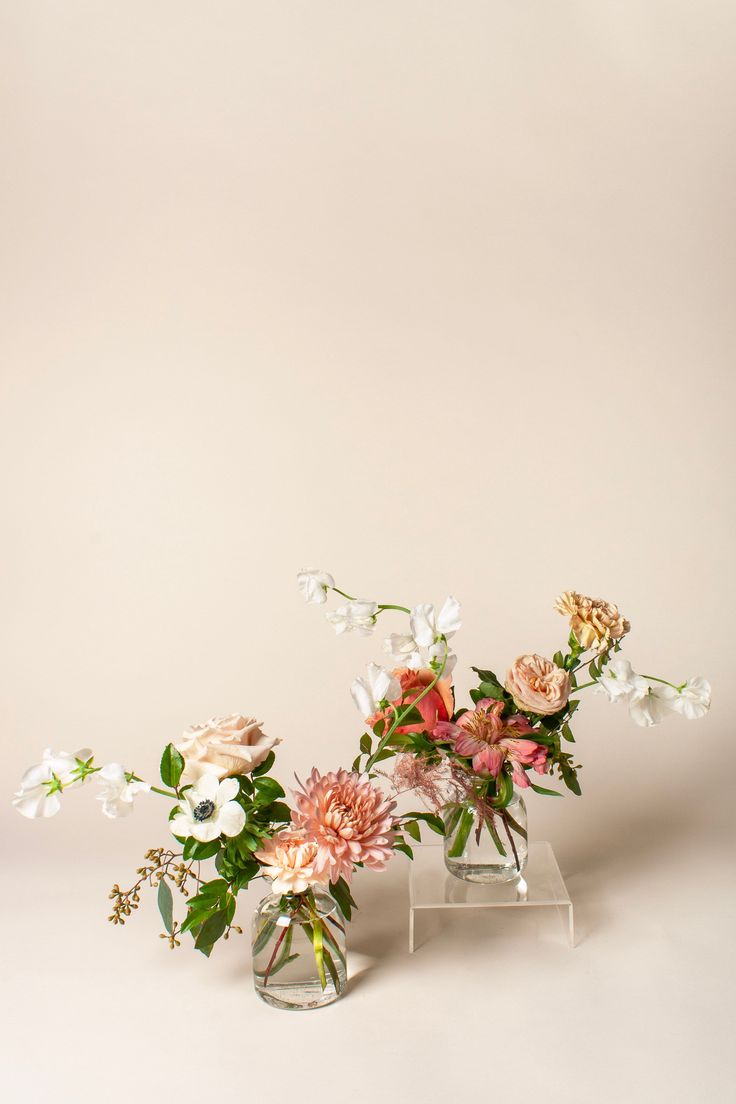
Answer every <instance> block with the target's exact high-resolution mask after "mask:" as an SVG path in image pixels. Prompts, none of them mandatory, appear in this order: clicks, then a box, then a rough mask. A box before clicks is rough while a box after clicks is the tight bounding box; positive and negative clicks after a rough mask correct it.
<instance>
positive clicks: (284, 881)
mask: <svg viewBox="0 0 736 1104" xmlns="http://www.w3.org/2000/svg"><path fill="white" fill-rule="evenodd" d="M298 585H299V588H300V589H301V591H302V593H303V595H304V597H305V599H306V601H307V602H308V603H311V604H324V603H325V602H326V601H327V597H328V595H329V594H330V592H332V593H335V594H337V595H338V596H339V597H340V599H341V602H340V604H339V605H337V607H336V608H335V609H331V610H329V611H328V612H327V620H328V622H329V623H330V624H331V625H332V626H333V627H334V629H335V632H336V633H337V634H338V635H343V634H347V633H351V632H355V633H358V634H359V635H364V636H365V635H370V634H372V633H373V632H374V631H375V628H376V625H377V624H378V621H379V618H380V617H383V616H385V615H389V614H391V615H395V614H400V615H401V616H402V617H404V618H406V619H407V620H405V621H404V624H403V629H404V631H403V632H398V633H397V632H393V633H391V634H390V635H388V636H387V637H386V639H385V643H384V647H385V650H386V652H387V653H388V655H389V657H390V662H389V665H388V666H387V667H384V666H379V665H378V664H375V663H371V664H370V665H369V666H368V668H367V670H366V672H365V674H364V675H362V676H360V677H359V678H356V679H355V680H354V682H353V683H352V686H351V688H350V689H351V694H352V697H353V700H354V702H355V705H356V707H357V708H358V710H359V712H360V714H361V716H362V717H363V718H364V719H365V721H366V724H367V730H366V731H365V732H363V734H362V735H361V737H360V741H359V751H358V755H357V756H356V758H355V760H354V762H353V763H352V766H351V768H350V770H347V769H342V768H340V769H337V770H333V771H328V772H327V773H321V772H320V771H319V770H318V769H317V768H316V767H315V768H314V769H313V770H312V771H311V773H310V774H309V776H308V777H307V779H306V781H305V782H304V783H303V784H302V783H299V784H298V787H297V789H296V790H295V791H294V793H293V801H292V803H291V804H289V803H287V801H286V800H285V799H286V793H285V791H284V789H283V787H282V785H281V783H280V782H279V781H278V780H277V779H276V778H275V777H274V776H273V775H272V773H271V771H272V768H273V766H274V763H275V761H276V751H275V748H276V747H277V746H278V745H279V744H280V742H281V741H280V739H279V738H277V737H274V736H270V735H267V734H266V733H265V732H264V730H263V726H262V724H261V723H260V722H259V721H256V720H255V719H254V718H252V717H246V716H241V715H240V714H232V715H231V716H227V717H220V718H213V719H211V720H209V721H207V722H205V723H204V724H197V725H193V726H192V727H190V728H188V729H187V730H186V731H185V732H184V734H183V735H182V737H181V739H180V740H179V741H178V742H177V743H169V744H168V745H167V746H166V747H165V748H164V751H163V754H162V757H161V761H160V776H161V785H160V786H159V785H153V784H151V783H148V782H146V781H144V779H142V778H140V777H139V776H138V775H137V774H136V773H135V772H134V771H131V770H129V769H127V768H126V767H124V766H123V765H122V764H120V763H116V762H113V763H108V764H106V765H104V766H102V767H98V766H96V765H95V761H94V756H93V753H92V751H91V750H90V749H89V748H82V749H80V750H78V751H76V752H74V753H73V754H69V753H67V752H63V751H58V752H57V751H52V750H50V749H49V750H46V751H45V752H44V753H43V756H42V758H41V762H40V763H38V764H37V765H36V766H33V767H31V768H30V769H29V770H28V771H26V773H25V774H24V775H23V777H22V779H21V782H20V787H19V789H18V792H17V793H16V794H15V796H14V798H13V805H14V806H15V808H16V809H17V810H18V812H20V813H21V814H22V815H23V816H25V817H28V818H38V817H51V816H55V815H56V814H57V813H58V812H59V811H60V809H61V807H62V804H63V801H64V795H65V794H66V792H67V790H75V789H79V788H82V787H85V786H87V785H88V784H89V783H93V785H94V786H95V787H96V796H97V798H98V800H99V801H100V803H101V807H102V812H103V814H104V815H105V816H108V817H111V818H118V817H123V816H127V815H129V814H130V813H131V811H132V809H133V806H134V802H135V801H136V800H137V799H138V798H139V797H140V796H141V795H143V794H156V795H158V796H160V797H162V798H164V799H165V800H166V801H167V803H168V810H169V811H168V824H169V831H170V833H171V836H172V837H173V839H174V841H175V842H176V847H174V846H172V847H170V848H166V847H156V848H152V849H149V850H148V851H147V852H146V855H145V862H144V864H143V865H142V866H141V867H139V868H138V870H137V875H138V877H137V880H136V881H135V882H134V883H133V885H132V886H131V887H130V888H129V889H125V890H123V889H121V888H120V886H119V885H117V884H116V885H114V886H113V888H112V891H111V893H110V899H111V900H112V902H113V904H112V912H111V914H110V916H109V918H108V919H109V920H110V921H111V922H112V923H113V924H119V925H124V924H125V923H126V921H127V920H128V919H129V918H130V916H131V915H132V913H133V912H134V911H135V910H136V909H138V907H139V905H140V901H141V893H142V892H143V890H144V888H145V887H146V886H150V887H153V888H155V889H156V890H157V900H158V906H159V910H160V913H161V916H162V920H163V924H164V928H165V931H164V932H163V933H162V935H161V938H162V939H166V940H167V941H168V944H169V946H170V947H171V948H172V949H173V948H174V947H178V946H179V945H180V943H181V937H182V936H184V935H185V934H187V933H188V935H189V937H190V938H191V939H192V940H193V944H194V947H195V948H196V949H197V950H199V951H201V952H202V953H203V954H204V955H206V956H209V955H210V954H211V952H212V949H213V947H214V946H215V944H216V943H217V942H218V940H219V939H221V938H222V939H228V938H229V936H230V934H231V933H232V932H238V933H240V932H241V931H242V929H241V928H240V927H239V926H238V925H237V924H235V922H234V921H235V912H236V906H237V898H238V894H239V893H240V892H241V891H242V890H243V889H245V888H246V887H247V886H249V885H250V884H251V883H253V882H255V881H256V880H257V879H263V881H264V883H265V884H266V885H267V886H268V887H269V888H270V891H271V893H270V895H269V898H268V900H269V901H270V904H269V905H268V907H266V908H261V909H259V911H258V913H257V914H256V922H255V929H254V947H253V951H254V971H255V973H254V976H255V982H256V988H257V990H258V991H259V993H260V995H262V996H264V999H269V997H268V996H267V995H266V994H267V992H268V990H269V986H271V987H273V985H274V978H276V977H277V975H279V973H280V972H282V971H283V973H284V974H286V973H287V972H288V971H289V970H290V969H294V968H296V967H294V965H293V964H294V963H295V962H296V961H297V960H300V962H301V960H302V959H303V957H304V955H303V953H302V952H301V951H300V950H298V949H297V947H298V936H296V937H295V935H294V932H295V927H298V929H299V933H300V934H301V937H302V938H303V939H304V938H306V940H307V943H308V945H309V947H310V948H311V958H312V968H313V971H315V972H316V977H317V981H318V985H319V988H320V989H321V990H322V991H326V990H327V989H328V988H329V989H331V992H332V994H333V995H332V997H331V999H334V997H335V996H338V995H339V994H340V992H341V990H342V987H343V986H344V981H345V976H346V974H345V961H344V923H343V922H344V921H345V920H348V921H349V920H350V918H351V915H352V910H353V909H354V908H355V907H356V906H355V901H354V899H353V897H352V893H351V888H350V887H351V882H352V878H353V874H354V871H355V870H356V868H358V867H364V868H367V869H370V870H375V871H380V870H383V869H384V867H385V865H386V863H387V861H388V860H389V859H390V858H391V856H392V855H393V854H394V853H395V852H396V851H402V852H403V853H404V854H406V855H408V856H409V858H411V857H413V852H412V847H411V843H410V842H409V841H410V840H412V841H417V840H419V839H420V838H421V832H420V825H421V824H422V823H423V824H425V825H426V826H428V827H429V828H430V829H431V830H433V831H434V832H436V833H438V834H440V835H443V836H444V835H448V836H449V835H450V834H452V836H453V847H456V848H459V849H462V845H463V844H464V841H465V840H466V839H467V837H468V835H469V834H470V832H471V831H472V829H473V826H474V825H475V829H476V833H478V834H480V832H481V831H482V829H483V827H485V828H487V829H488V832H489V834H490V836H491V838H492V839H493V842H494V845H495V846H496V848H497V849H498V851H499V853H501V854H504V855H506V854H507V851H506V847H507V845H510V848H511V850H512V852H513V854H514V856H515V857H516V861H517V867H518V865H519V863H518V857H517V849H516V843H515V840H514V834H518V833H519V832H520V831H522V829H521V826H520V825H519V824H518V823H517V821H516V820H515V818H514V816H513V815H512V814H511V812H510V811H509V806H510V805H511V803H512V798H513V796H514V787H515V786H516V787H517V788H520V789H528V788H531V789H533V790H535V791H536V792H538V793H541V794H553V793H556V792H557V791H555V790H551V789H549V788H548V787H543V786H542V785H540V784H539V782H538V781H534V778H535V777H536V778H540V777H543V776H545V775H546V776H548V777H549V778H553V777H555V776H557V777H558V778H559V779H560V780H561V781H562V782H563V783H564V785H565V786H566V787H567V788H568V789H569V790H571V791H572V792H573V793H576V794H579V793H580V785H579V782H578V771H579V769H580V767H579V765H578V764H576V763H574V762H573V755H572V753H571V752H570V751H568V750H567V744H568V743H569V742H572V741H573V735H572V730H571V727H570V721H571V719H572V716H573V714H574V713H575V711H576V710H577V708H578V706H579V704H580V699H579V697H578V695H579V694H580V693H581V692H582V691H584V690H585V689H587V688H588V687H592V686H595V687H596V688H598V689H599V690H600V691H601V692H603V693H605V694H606V695H607V697H608V698H609V699H610V700H611V701H613V702H619V703H621V702H624V703H626V704H627V705H628V708H629V712H630V714H631V716H632V718H633V719H634V720H635V721H636V722H637V723H638V724H641V725H652V724H656V723H658V722H659V721H660V720H662V719H663V718H664V717H665V716H666V715H667V714H668V713H672V712H675V713H680V714H681V715H682V716H684V717H686V718H688V719H695V718H697V717H700V716H703V715H704V713H705V712H706V711H707V709H708V708H709V705H710V687H709V685H708V683H707V682H706V681H705V680H704V679H702V678H695V679H689V680H687V681H686V682H684V683H681V684H675V683H670V682H667V681H666V680H664V679H660V678H656V677H654V676H642V675H638V674H636V673H634V671H633V670H632V668H631V666H630V664H629V663H628V662H627V661H626V660H624V659H622V658H621V657H619V656H618V653H619V651H620V650H621V642H622V640H623V638H624V637H625V636H626V635H627V633H628V632H629V623H628V622H627V621H626V620H625V619H624V618H622V617H621V615H620V614H619V611H618V610H617V608H616V607H615V606H613V605H611V604H610V603H608V602H603V601H600V600H598V599H591V598H586V597H583V596H581V595H579V594H577V593H575V592H573V591H570V592H567V593H565V594H563V595H562V597H561V598H560V599H559V600H558V602H557V604H556V607H555V608H556V609H557V610H558V611H559V612H560V613H562V614H564V615H565V616H566V617H567V618H568V619H569V622H570V634H569V638H568V644H567V648H568V650H567V651H566V652H564V653H563V652H562V651H558V652H556V653H555V655H554V656H553V657H552V659H547V658H545V657H543V656H539V655H536V654H532V653H530V654H528V655H523V656H520V657H519V658H518V659H516V660H515V661H514V662H513V663H512V664H511V666H510V667H509V669H508V673H507V674H506V677H505V678H504V679H503V680H501V679H499V678H498V677H497V676H496V675H495V674H494V673H493V671H490V670H485V669H482V668H473V670H474V671H475V673H476V674H477V676H478V685H477V687H476V688H474V689H473V690H471V692H470V698H471V703H472V706H467V707H461V708H457V707H456V703H455V695H454V689H453V685H452V672H453V670H454V667H455V664H456V657H455V655H454V653H453V651H452V647H451V642H452V640H453V637H454V635H455V633H456V632H457V631H458V630H459V629H460V627H461V619H460V606H459V604H458V602H457V601H456V600H455V599H454V598H452V597H449V598H448V599H447V600H446V601H445V602H444V604H443V605H442V606H441V608H440V609H439V610H437V609H436V608H435V607H434V606H433V605H430V604H421V605H417V606H414V607H413V608H409V607H406V606H400V605H395V604H391V603H380V602H375V601H367V600H363V599H356V598H354V597H352V596H351V595H350V594H347V593H346V592H345V591H343V590H341V589H339V588H338V587H337V586H336V585H335V582H334V579H333V577H332V576H331V575H329V574H328V573H326V572H321V571H303V572H300V573H299V575H298ZM394 757H395V758H396V762H395V764H394V769H393V772H392V773H391V774H390V775H386V774H385V772H384V771H383V770H381V769H379V764H381V763H384V762H385V761H386V760H389V759H392V758H394ZM386 781H389V782H390V787H391V791H392V792H389V793H388V794H387V793H386V792H385V791H386V784H385V783H386ZM405 791H412V792H413V793H416V794H417V795H419V796H420V797H421V798H422V799H423V801H424V803H425V806H428V807H429V811H419V812H417V811H412V812H408V813H405V814H401V815H399V814H397V812H396V808H397V805H396V800H395V798H396V797H397V796H398V795H399V794H400V793H402V792H405ZM440 814H442V815H440ZM501 830H502V831H503V833H504V836H505V838H506V841H507V842H506V843H504V841H503V838H502V832H501ZM203 864H204V866H203ZM207 864H209V865H207ZM172 887H173V889H175V890H176V891H177V892H178V895H179V897H180V898H181V900H182V903H183V905H184V914H183V916H182V917H181V918H179V917H177V916H176V915H175V908H174V895H173V893H172ZM301 964H302V965H303V962H301ZM307 965H309V964H307ZM299 984H302V982H299ZM274 1003H278V1002H274ZM317 1003H324V1001H319V1000H317V1001H314V1002H312V1003H302V1004H301V1005H298V1006H300V1007H313V1006H315V1004H317ZM282 1006H296V1005H283V1004H282Z"/></svg>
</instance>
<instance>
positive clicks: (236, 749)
mask: <svg viewBox="0 0 736 1104" xmlns="http://www.w3.org/2000/svg"><path fill="white" fill-rule="evenodd" d="M280 743H281V739H280V737H278V736H267V735H266V733H265V732H264V731H263V730H262V728H261V722H260V721H256V720H254V719H253V717H243V716H241V715H240V714H239V713H231V714H230V715H229V716H227V717H213V718H212V719H211V720H209V721H205V723H204V724H197V725H192V726H191V728H188V729H187V730H186V732H184V734H183V736H182V739H181V741H180V742H179V743H178V744H177V745H176V750H177V751H179V752H180V753H181V755H182V756H183V757H184V773H183V775H182V777H181V784H182V785H183V786H185V785H189V784H190V783H192V782H197V781H198V780H199V779H200V778H201V777H202V775H203V774H214V776H215V777H216V778H220V779H222V778H228V777H229V776H230V775H233V774H250V772H251V771H252V770H255V768H256V767H260V765H261V763H262V762H263V761H264V760H265V758H266V756H267V755H268V753H269V751H270V750H271V748H273V747H276V745H277V744H280Z"/></svg>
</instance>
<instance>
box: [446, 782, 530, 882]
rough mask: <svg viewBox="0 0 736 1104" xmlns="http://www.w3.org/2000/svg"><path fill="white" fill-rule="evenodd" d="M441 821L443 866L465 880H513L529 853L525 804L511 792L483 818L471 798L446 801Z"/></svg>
mask: <svg viewBox="0 0 736 1104" xmlns="http://www.w3.org/2000/svg"><path fill="white" fill-rule="evenodd" d="M443 817H444V821H445V866H446V867H447V869H448V870H449V871H450V873H451V874H454V876H455V877H456V878H462V880H463V881H465V882H483V883H486V884H493V883H501V882H515V881H516V880H517V879H518V878H520V877H521V875H522V874H523V873H524V868H525V867H526V861H527V857H528V854H529V844H528V841H527V817H526V805H525V804H524V800H523V798H521V797H519V795H518V794H517V793H516V792H514V794H513V796H512V798H511V800H510V801H509V803H508V805H506V806H505V808H502V809H491V808H490V807H489V809H488V815H486V816H485V818H484V817H483V816H482V815H481V814H480V813H479V810H478V808H477V806H476V805H475V804H474V803H473V802H472V801H467V802H459V803H455V804H452V805H448V806H447V807H446V808H445V810H444V812H443Z"/></svg>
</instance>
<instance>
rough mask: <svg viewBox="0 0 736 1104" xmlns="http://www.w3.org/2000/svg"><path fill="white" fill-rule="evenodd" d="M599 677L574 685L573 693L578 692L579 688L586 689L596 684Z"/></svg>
mask: <svg viewBox="0 0 736 1104" xmlns="http://www.w3.org/2000/svg"><path fill="white" fill-rule="evenodd" d="M597 681H598V680H597V679H591V680H590V682H584V683H583V685H582V686H573V688H572V691H571V693H572V694H577V692H578V690H585V688H586V687H587V686H595V684H596V682H597Z"/></svg>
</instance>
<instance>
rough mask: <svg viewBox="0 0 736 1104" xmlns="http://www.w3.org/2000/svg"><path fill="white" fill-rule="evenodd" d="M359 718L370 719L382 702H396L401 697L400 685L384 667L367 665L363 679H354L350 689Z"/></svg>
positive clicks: (374, 664) (372, 664)
mask: <svg viewBox="0 0 736 1104" xmlns="http://www.w3.org/2000/svg"><path fill="white" fill-rule="evenodd" d="M350 693H351V694H352V696H353V701H354V702H355V704H356V706H357V709H358V712H359V713H360V715H361V717H372V716H373V714H374V713H377V712H378V711H379V709H380V707H381V702H383V701H396V699H397V698H400V697H401V683H400V682H399V680H398V679H397V678H394V677H393V675H392V674H391V672H390V671H387V670H386V668H385V667H379V666H378V664H377V663H369V664H368V670H367V671H366V674H365V677H364V678H356V679H355V681H354V682H353V684H352V686H351V687H350Z"/></svg>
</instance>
